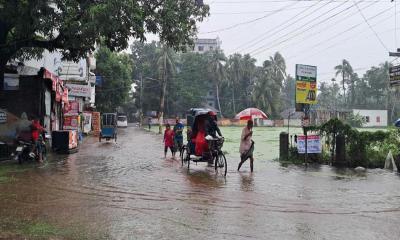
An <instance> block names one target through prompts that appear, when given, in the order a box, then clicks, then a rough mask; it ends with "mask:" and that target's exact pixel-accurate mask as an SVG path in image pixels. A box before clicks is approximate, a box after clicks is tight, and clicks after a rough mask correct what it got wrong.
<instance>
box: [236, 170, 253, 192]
mask: <svg viewBox="0 0 400 240" xmlns="http://www.w3.org/2000/svg"><path fill="white" fill-rule="evenodd" d="M239 175H240V189H241V190H242V191H245V192H249V191H254V175H253V173H239Z"/></svg>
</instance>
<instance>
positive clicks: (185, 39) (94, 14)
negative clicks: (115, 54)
mask: <svg viewBox="0 0 400 240" xmlns="http://www.w3.org/2000/svg"><path fill="white" fill-rule="evenodd" d="M208 11H209V7H208V5H203V4H201V3H199V1H186V0H108V1H92V0H81V1H77V0H72V1H65V0H52V1H49V0H48V1H26V0H1V1H0V68H1V69H0V70H2V71H4V67H5V65H6V63H7V61H9V60H10V59H12V58H16V57H23V58H31V57H35V56H36V57H37V56H40V54H41V52H42V51H43V50H44V49H47V50H49V51H54V50H56V49H57V50H59V51H61V53H62V54H63V57H64V58H65V59H68V60H77V59H79V58H82V57H86V55H87V53H88V52H91V51H93V50H94V48H95V44H96V43H99V42H100V40H102V41H103V43H104V44H105V45H106V46H107V47H108V48H109V49H111V50H116V51H119V50H123V49H126V48H127V47H128V40H129V38H135V39H140V40H145V34H146V33H153V34H157V35H159V37H160V40H161V41H162V42H164V43H166V44H168V45H169V46H172V47H174V48H176V49H182V48H186V46H187V45H188V44H191V43H192V38H193V37H194V36H195V33H196V31H197V28H196V22H197V21H202V20H203V18H204V17H205V16H207V15H208ZM1 75H2V74H1ZM0 80H1V79H0Z"/></svg>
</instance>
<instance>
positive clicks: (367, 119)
mask: <svg viewBox="0 0 400 240" xmlns="http://www.w3.org/2000/svg"><path fill="white" fill-rule="evenodd" d="M353 114H354V115H357V114H358V115H360V116H362V117H363V118H364V124H363V126H364V127H387V126H388V111H387V110H361V109H353Z"/></svg>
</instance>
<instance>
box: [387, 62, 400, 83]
mask: <svg viewBox="0 0 400 240" xmlns="http://www.w3.org/2000/svg"><path fill="white" fill-rule="evenodd" d="M389 77H390V86H391V87H394V86H399V85H400V65H399V66H393V67H390V68H389Z"/></svg>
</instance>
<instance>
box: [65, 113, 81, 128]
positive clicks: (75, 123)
mask: <svg viewBox="0 0 400 240" xmlns="http://www.w3.org/2000/svg"><path fill="white" fill-rule="evenodd" d="M78 129H79V116H78V115H75V116H64V130H78Z"/></svg>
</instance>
